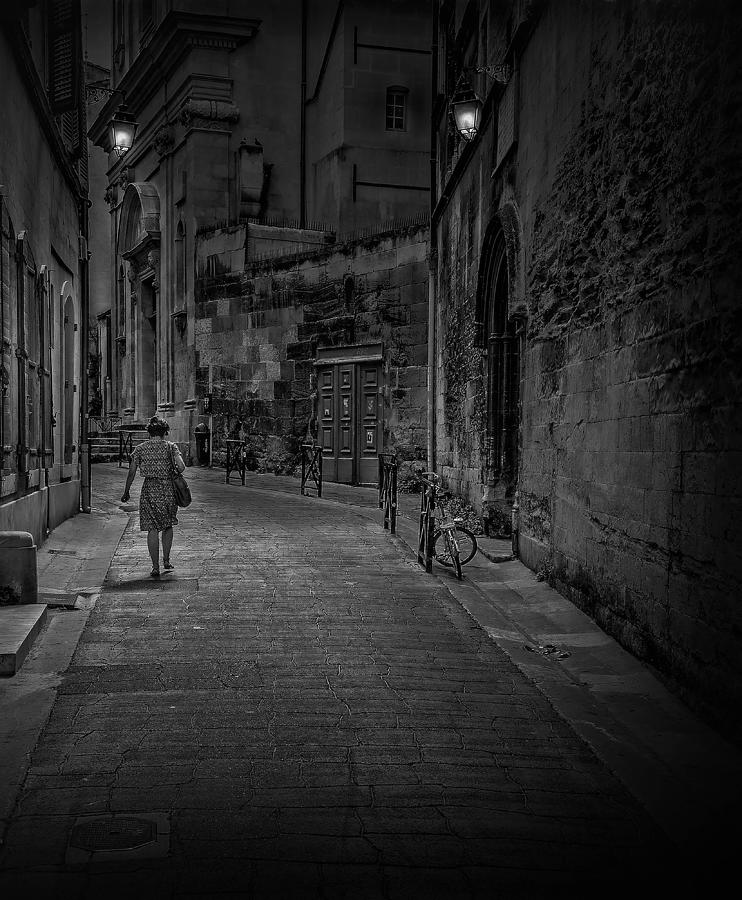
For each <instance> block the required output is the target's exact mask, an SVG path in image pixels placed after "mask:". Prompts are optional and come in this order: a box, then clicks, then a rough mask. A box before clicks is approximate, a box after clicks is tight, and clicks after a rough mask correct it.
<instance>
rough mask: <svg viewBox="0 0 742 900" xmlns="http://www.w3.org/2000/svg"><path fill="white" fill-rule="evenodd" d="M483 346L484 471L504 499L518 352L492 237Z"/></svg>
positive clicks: (510, 475) (513, 477)
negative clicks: (485, 385)
mask: <svg viewBox="0 0 742 900" xmlns="http://www.w3.org/2000/svg"><path fill="white" fill-rule="evenodd" d="M483 262H484V265H485V266H486V270H485V283H484V284H485V308H484V322H483V325H484V335H483V336H484V342H485V347H486V350H487V469H488V473H487V476H488V481H490V483H493V482H495V483H498V484H499V485H500V487H501V489H502V491H503V495H504V497H505V498H508V499H509V498H512V496H513V494H514V493H515V489H516V487H517V469H518V424H519V422H518V419H519V415H518V404H519V392H520V391H519V388H520V385H519V381H520V347H519V341H520V338H519V335H518V333H517V328H516V322H515V320H514V319H512V318H510V317H509V315H508V299H509V281H508V262H507V254H506V248H505V237H504V234H503V232H502V230H499V232H498V233H496V234H495V235H494V238H493V239H492V243H491V245H490V248H489V252H488V251H487V249H485V254H484V259H483Z"/></svg>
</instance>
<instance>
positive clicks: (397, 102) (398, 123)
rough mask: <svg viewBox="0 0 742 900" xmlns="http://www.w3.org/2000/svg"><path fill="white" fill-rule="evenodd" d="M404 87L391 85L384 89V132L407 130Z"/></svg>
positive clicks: (406, 91) (405, 90) (406, 93)
mask: <svg viewBox="0 0 742 900" xmlns="http://www.w3.org/2000/svg"><path fill="white" fill-rule="evenodd" d="M408 94H409V91H408V90H407V88H405V87H400V86H399V85H393V86H392V87H388V88H387V89H386V130H387V131H406V130H407V95H408Z"/></svg>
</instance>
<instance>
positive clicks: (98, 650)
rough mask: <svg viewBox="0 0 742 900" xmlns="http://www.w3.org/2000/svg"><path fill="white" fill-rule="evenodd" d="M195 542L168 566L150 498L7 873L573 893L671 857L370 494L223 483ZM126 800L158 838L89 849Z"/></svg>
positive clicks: (66, 682)
mask: <svg viewBox="0 0 742 900" xmlns="http://www.w3.org/2000/svg"><path fill="white" fill-rule="evenodd" d="M122 481H123V478H122ZM135 484H136V483H135ZM133 496H134V497H135V498H136V494H134V493H133ZM172 559H173V562H174V564H175V566H176V569H175V572H174V574H173V575H170V576H163V577H162V578H161V579H160V580H154V579H151V578H149V577H148V572H149V562H148V557H147V552H146V546H145V541H144V538H143V535H141V534H140V532H139V530H138V522H137V518H136V516H132V519H131V521H130V523H129V526H128V527H127V529H126V532H125V533H124V536H123V538H122V540H121V543H120V544H119V547H118V550H117V552H116V554H115V557H114V559H113V562H112V565H111V568H110V570H109V573H108V578H107V583H106V588H105V590H104V592H103V594H102V595H101V597H100V599H99V600H98V602H97V604H96V606H95V609H94V610H93V611H92V613H91V615H90V618H89V620H88V623H87V626H86V628H85V631H84V633H83V636H82V638H81V640H80V643H79V645H78V648H77V651H76V653H75V655H74V657H73V659H72V663H71V665H70V666H69V668H68V669H67V672H66V674H65V676H64V678H63V680H62V684H61V687H60V690H59V693H58V696H57V700H56V702H55V704H54V706H53V709H52V712H51V715H50V717H49V720H48V722H47V725H46V727H45V729H44V731H43V733H42V735H41V738H40V740H39V742H38V745H37V747H36V749H35V752H34V753H33V756H32V759H31V765H30V768H29V770H28V774H27V777H26V780H25V782H24V784H23V787H22V791H21V793H20V796H19V801H18V805H17V807H16V811H15V815H14V817H13V819H12V821H11V824H10V827H9V829H8V832H7V835H6V841H5V845H4V848H3V850H2V854H0V887H3V889H4V890H7V891H10V890H13V889H23V890H25V891H28V893H29V895H30V896H33V897H42V896H49V897H68V896H69V897H80V898H83V897H84V898H88V897H91V898H92V897H104V896H105V897H113V896H119V895H120V896H124V895H126V896H131V895H132V893H134V894H139V895H140V896H153V897H192V896H193V897H195V896H203V897H214V896H222V895H224V896H228V895H231V896H240V897H255V898H263V897H294V896H295V897H301V898H311V897H318V898H342V897H347V898H364V897H369V898H377V897H378V898H388V900H393V898H410V897H414V898H417V897H421V898H423V897H425V898H433V897H447V898H470V897H471V898H480V897H481V898H492V897H499V896H501V897H507V898H510V897H542V896H543V897H547V896H548V897H553V896H572V897H574V896H582V895H590V894H593V893H594V892H596V891H599V892H600V893H601V895H602V896H606V895H610V893H611V889H612V888H615V889H616V890H618V887H619V886H622V887H623V886H625V885H626V884H627V883H628V884H630V885H634V886H636V884H637V883H641V884H642V885H644V886H647V885H648V884H649V879H650V878H651V877H653V875H655V874H657V875H660V874H661V873H662V872H665V873H667V871H672V869H673V867H674V866H675V864H676V860H675V859H674V858H673V855H672V852H671V849H670V847H669V844H668V843H667V842H666V841H665V839H664V837H663V836H662V835H661V833H660V832H659V830H658V829H657V828H656V826H655V825H654V824H653V823H652V821H651V820H650V819H649V818H648V816H647V815H646V814H645V813H644V811H643V810H642V809H641V808H640V807H639V805H638V804H637V803H636V801H635V800H634V799H633V798H632V797H631V796H630V795H629V794H628V793H627V792H626V790H625V789H624V788H623V787H622V785H621V784H620V783H619V782H618V781H617V780H616V779H615V778H614V776H613V775H612V774H611V773H610V772H609V771H608V770H607V769H606V768H605V767H604V766H603V765H602V763H600V762H599V761H598V760H597V758H596V757H595V756H594V755H593V754H592V752H591V751H590V750H589V748H588V747H587V745H586V744H585V743H584V742H583V741H582V740H580V738H578V737H577V735H576V734H575V732H574V731H573V730H572V729H571V728H570V726H569V725H568V724H567V723H566V722H565V721H564V720H563V719H561V718H560V717H559V716H558V715H557V713H556V712H555V711H554V709H553V708H552V706H551V705H550V704H549V702H548V701H547V700H546V699H545V697H544V696H543V695H542V694H541V693H540V691H539V690H538V689H537V687H536V686H535V685H534V684H533V683H532V682H531V681H530V680H529V679H527V678H526V677H524V676H523V675H522V673H521V672H519V670H518V669H517V668H516V667H515V666H514V665H513V664H512V663H511V662H510V660H509V659H508V658H507V656H506V655H505V654H504V653H503V651H501V650H500V649H499V648H498V647H497V646H496V644H495V643H493V641H492V640H491V639H490V638H489V637H488V636H487V634H486V633H485V632H484V631H483V630H482V629H481V628H480V627H479V626H478V625H477V624H476V623H475V622H474V620H473V619H471V618H470V617H469V616H468V615H467V613H466V612H465V611H464V610H463V609H462V608H461V606H460V605H459V604H458V603H456V602H455V601H454V599H453V598H452V596H451V595H450V593H449V592H448V590H447V589H446V587H445V585H444V583H443V582H441V581H440V580H438V579H436V578H433V577H431V576H427V575H425V574H424V573H423V571H422V569H420V568H419V567H418V566H417V565H416V564H415V563H414V561H413V560H412V559H411V558H410V557H409V556H408V555H403V554H402V553H401V552H400V549H399V546H398V545H396V544H395V543H393V542H391V541H390V540H389V536H388V535H387V534H385V533H384V532H383V531H382V530H381V529H380V528H379V526H378V524H374V523H372V522H370V521H369V520H368V518H366V517H364V516H362V515H360V514H359V513H358V512H357V511H354V510H353V508H351V507H342V506H339V505H336V504H332V505H330V504H326V503H322V502H320V501H316V500H312V499H308V498H301V499H300V498H297V497H296V496H293V497H292V496H289V495H287V494H282V493H271V492H268V491H262V490H258V489H252V488H245V489H241V490H240V492H239V493H236V492H234V490H230V488H229V487H227V486H225V485H221V484H218V483H216V481H215V480H203V481H202V482H201V483H199V489H198V491H197V496H196V498H195V500H194V503H193V505H192V506H191V507H190V508H189V509H188V510H185V511H182V512H181V525H180V526H179V527H178V529H177V533H176V542H175V546H174V550H173V556H172ZM112 814H114V815H116V816H119V817H121V816H125V815H127V814H128V815H129V817H142V818H144V819H147V820H149V821H154V822H156V823H158V828H159V834H160V841H159V842H158V843H157V845H155V846H154V847H153V846H152V845H150V850H151V852H150V854H149V856H150V858H148V857H147V855H146V853H145V854H141V853H139V854H137V852H135V851H131V852H129V851H118V852H114V853H105V852H98V853H93V854H88V855H87V856H85V854H81V853H80V852H79V850H78V851H77V852H75V851H74V850H73V851H71V850H70V847H69V843H70V834H71V831H72V828H73V826H74V825H75V823H76V822H79V821H80V820H81V819H82V821H83V822H84V821H87V819H86V818H85V817H95V816H110V815H112ZM637 878H641V879H642V881H641V882H637V881H636V879H637Z"/></svg>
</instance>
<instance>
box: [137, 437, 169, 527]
mask: <svg viewBox="0 0 742 900" xmlns="http://www.w3.org/2000/svg"><path fill="white" fill-rule="evenodd" d="M131 458H132V460H134V461H136V464H137V468H138V469H139V472H140V474H141V475H143V476H144V484H143V485H142V491H141V494H140V495H139V528H140V529H141V530H142V531H162V530H163V529H165V528H169V527H170V526H171V525H177V524H178V517H177V516H178V504H177V502H176V500H175V491H174V490H173V481H172V473H173V467H172V463H171V462H170V461H171V460H172V459H173V458H174V459H175V462H176V467H177V463H178V461H179V460H181V456H180V451H179V450H178V448H177V446H176V445H175V444H171V443H170V441H162V440H159V439H157V438H151V439H150V440H148V441H145V442H144V443H143V444H139V445H138V446H137V447H135V448H134V450H133V452H132V454H131Z"/></svg>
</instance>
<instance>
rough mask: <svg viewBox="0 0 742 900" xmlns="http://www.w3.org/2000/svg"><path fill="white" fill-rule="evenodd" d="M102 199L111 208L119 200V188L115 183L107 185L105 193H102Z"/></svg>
mask: <svg viewBox="0 0 742 900" xmlns="http://www.w3.org/2000/svg"><path fill="white" fill-rule="evenodd" d="M103 199H104V200H105V201H106V203H107V204H108V207H109V209H113V207H114V206H115V205H116V204H117V203H118V202H119V190H118V186H117V185H116V184H115V183H114V184H109V185H108V187H107V188H106V192H105V194H103Z"/></svg>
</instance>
